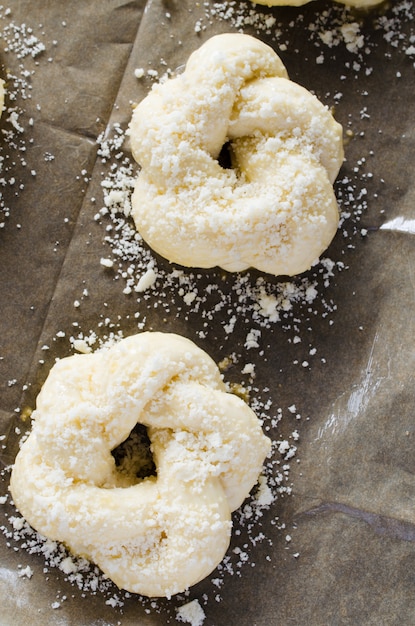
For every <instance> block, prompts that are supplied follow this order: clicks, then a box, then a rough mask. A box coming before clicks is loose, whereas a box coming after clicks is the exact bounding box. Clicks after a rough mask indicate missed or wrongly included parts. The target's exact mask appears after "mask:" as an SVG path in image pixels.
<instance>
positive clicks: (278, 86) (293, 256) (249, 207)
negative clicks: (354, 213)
mask: <svg viewBox="0 0 415 626" xmlns="http://www.w3.org/2000/svg"><path fill="white" fill-rule="evenodd" d="M130 135H131V146H132V150H133V155H134V157H135V159H136V160H137V162H138V163H139V164H140V165H141V168H142V169H141V172H140V174H139V176H138V180H137V183H136V186H135V191H134V194H133V198H132V215H133V218H134V221H135V224H136V227H137V229H138V231H139V232H140V234H141V235H142V237H143V238H144V240H145V241H146V242H147V243H148V244H149V245H150V246H151V247H152V248H153V249H154V250H155V251H156V252H158V253H160V254H161V255H162V256H164V257H166V258H167V259H168V260H169V261H173V262H175V263H178V264H180V265H184V266H188V267H204V268H209V267H214V266H220V267H222V268H224V269H225V270H228V271H231V272H234V271H241V270H245V269H248V268H249V267H255V268H257V269H259V270H261V271H263V272H267V273H270V274H274V275H294V274H299V273H302V272H304V271H306V270H307V269H309V268H310V267H311V265H312V264H313V263H314V262H315V261H316V260H317V259H318V257H319V256H320V254H321V253H322V252H323V251H324V250H325V249H326V248H327V246H328V245H329V243H330V242H331V240H332V238H333V237H334V235H335V233H336V231H337V226H338V220H339V214H338V207H337V202H336V198H335V195H334V191H333V187H332V183H333V182H334V179H335V178H336V176H337V173H338V171H339V168H340V166H341V164H342V162H343V137H342V127H341V126H340V124H338V123H337V122H336V121H335V120H334V118H333V116H332V114H331V113H330V111H329V110H328V109H327V107H325V106H324V105H323V104H322V103H321V102H319V101H318V99H317V98H316V97H315V96H314V95H312V94H311V93H310V92H309V91H307V90H306V89H304V88H303V87H301V86H300V85H298V84H296V83H294V82H293V81H290V80H289V79H288V76H287V72H286V69H285V67H284V65H283V63H282V61H281V60H280V58H279V57H278V55H277V54H276V53H275V52H274V50H273V49H272V48H270V47H269V46H267V45H266V44H264V43H262V42H261V41H259V40H258V39H256V38H254V37H250V36H248V35H241V34H223V35H217V36H215V37H212V38H211V39H209V40H208V41H207V42H206V43H204V44H203V45H202V46H201V47H200V48H199V49H198V50H196V52H194V53H193V54H192V55H191V56H190V58H189V60H188V62H187V64H186V68H185V71H184V73H183V74H181V75H179V76H177V77H176V78H174V79H170V80H168V81H167V82H165V83H163V84H160V85H156V86H155V87H154V88H153V89H152V91H151V92H150V94H149V95H148V96H147V97H146V98H145V99H144V100H143V101H142V102H141V103H140V104H139V105H138V106H137V107H136V108H135V110H134V113H133V116H132V120H131V124H130ZM224 146H228V147H229V152H230V155H231V160H232V167H231V168H226V167H222V166H221V164H220V154H221V151H222V149H223V147H224Z"/></svg>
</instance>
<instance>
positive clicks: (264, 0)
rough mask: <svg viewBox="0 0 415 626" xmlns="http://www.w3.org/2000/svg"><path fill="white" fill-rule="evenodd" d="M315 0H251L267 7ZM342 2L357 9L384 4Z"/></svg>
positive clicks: (379, 0)
mask: <svg viewBox="0 0 415 626" xmlns="http://www.w3.org/2000/svg"><path fill="white" fill-rule="evenodd" d="M313 1H314V0H251V2H252V3H253V4H262V5H264V6H266V7H277V6H279V7H280V6H292V7H300V6H303V5H304V4H308V3H310V2H313ZM336 2H339V3H341V4H345V5H347V6H350V7H355V8H357V9H364V8H370V7H374V6H376V5H378V4H382V2H384V0H336Z"/></svg>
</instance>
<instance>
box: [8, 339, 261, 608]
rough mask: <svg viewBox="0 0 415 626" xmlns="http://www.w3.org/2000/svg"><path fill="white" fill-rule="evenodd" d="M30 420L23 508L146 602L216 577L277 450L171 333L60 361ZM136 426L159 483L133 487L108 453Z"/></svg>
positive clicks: (214, 373) (16, 482)
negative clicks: (240, 515)
mask: <svg viewBox="0 0 415 626" xmlns="http://www.w3.org/2000/svg"><path fill="white" fill-rule="evenodd" d="M33 417H34V423H33V429H32V432H31V434H30V435H29V437H28V439H27V440H26V441H25V442H24V443H23V445H22V447H21V449H20V451H19V453H18V455H17V457H16V461H15V464H14V467H13V471H12V477H11V492H12V496H13V500H14V502H15V504H16V506H17V508H18V509H19V510H20V512H21V513H22V515H23V516H24V517H25V518H26V520H27V521H28V522H29V524H31V525H32V526H33V527H34V528H36V529H37V530H38V531H39V532H40V533H42V534H43V535H45V536H46V537H48V538H50V539H53V540H58V541H61V542H63V543H65V544H66V545H67V546H68V548H69V549H70V550H71V551H72V552H73V553H74V554H77V555H80V556H85V557H87V558H89V559H91V560H92V561H93V562H95V563H96V564H97V565H98V566H99V567H100V568H101V569H102V570H103V571H104V572H105V574H107V575H108V576H109V577H110V578H111V579H112V580H113V581H114V582H115V583H116V584H117V585H118V586H119V587H120V588H123V589H126V590H128V591H131V592H134V593H140V594H143V595H147V596H167V597H170V596H171V595H173V594H176V593H179V592H182V591H184V590H185V589H187V588H188V587H189V586H191V585H193V584H195V583H196V582H198V581H199V580H201V579H202V578H204V577H205V576H207V575H208V574H209V573H210V572H212V571H213V569H214V568H215V567H216V566H217V565H218V563H219V562H220V561H221V560H222V558H223V556H224V554H225V552H226V550H227V548H228V545H229V540H230V533H231V512H232V511H233V510H235V509H236V508H237V507H239V506H240V504H241V503H242V502H243V500H244V499H245V497H246V496H247V495H248V494H249V491H250V490H251V488H252V487H253V486H254V484H255V483H256V481H257V478H258V475H259V473H260V471H261V468H262V464H263V461H264V458H265V456H266V455H267V453H268V452H269V449H270V441H269V439H268V438H267V437H265V435H264V434H263V432H262V429H261V427H260V424H259V421H258V419H257V417H256V416H255V414H254V413H253V411H252V410H251V409H250V408H249V407H248V405H247V404H245V403H244V402H243V401H242V400H241V399H240V398H238V397H237V396H235V395H233V394H230V393H227V392H226V388H225V386H224V383H223V382H222V379H221V376H220V373H219V370H218V368H217V366H216V365H215V363H214V362H213V361H212V360H211V359H210V357H209V356H208V355H207V354H206V353H205V352H203V351H202V350H201V349H199V348H198V347H197V346H196V345H195V344H193V343H192V342H191V341H189V340H188V339H185V338H183V337H180V336H178V335H174V334H168V333H141V334H139V335H135V336H133V337H129V338H127V339H124V340H122V341H120V342H119V343H118V344H116V345H114V346H112V347H111V348H108V349H103V350H100V351H98V352H96V353H93V354H86V355H85V354H83V355H74V356H71V357H67V358H65V359H62V360H60V361H58V362H57V363H56V365H55V366H54V367H53V368H52V370H51V371H50V374H49V376H48V378H47V380H46V382H45V384H44V386H43V388H42V390H41V392H40V394H39V396H38V399H37V406H36V410H35V412H34V414H33ZM137 423H140V424H144V425H145V426H146V427H147V431H148V436H149V439H150V442H151V450H152V454H153V459H154V462H155V466H156V476H154V475H153V476H149V477H146V478H144V479H142V480H138V479H137V478H136V477H135V478H134V480H130V481H128V480H126V476H125V474H120V472H119V471H118V469H117V466H116V463H115V459H114V456H113V455H112V454H111V451H112V450H114V448H116V447H117V446H119V445H120V444H121V443H122V442H123V441H125V440H126V439H127V438H128V436H129V434H130V432H131V431H132V429H133V428H134V426H135V425H136V424H137Z"/></svg>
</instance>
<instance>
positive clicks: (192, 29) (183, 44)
mask: <svg viewBox="0 0 415 626" xmlns="http://www.w3.org/2000/svg"><path fill="white" fill-rule="evenodd" d="M224 4H225V3H220V7H219V5H215V3H213V2H210V1H209V2H205V3H194V2H190V0H189V1H188V0H182V1H180V2H179V1H177V2H175V1H173V0H172V1H165V2H163V1H161V0H153V1H151V0H150V1H149V2H147V3H145V2H144V0H143V1H140V0H136V1H131V2H127V1H125V2H123V1H121V0H111V1H108V2H105V3H103V2H98V1H96V2H88V3H86V2H81V1H79V0H69V1H67V2H65V3H63V2H57V3H56V2H55V3H50V2H48V1H45V2H36V3H33V2H29V1H27V2H24V1H19V2H10V3H9V4H8V6H9V7H10V12H7V13H6V12H5V11H4V10H3V13H2V14H1V18H0V19H1V22H0V29H1V28H2V29H3V33H5V32H6V33H8V32H9V31H8V30H7V29H8V28H9V27H10V25H11V24H16V25H19V26H21V25H22V24H27V25H28V26H30V27H31V28H32V29H33V33H34V35H35V36H36V37H38V38H39V40H40V41H42V42H43V43H44V45H45V50H44V51H43V52H42V53H41V54H39V55H38V56H36V57H35V58H32V56H30V55H29V56H24V58H19V57H18V55H17V54H16V52H13V50H6V48H7V47H8V40H9V39H10V37H9V35H7V36H5V35H4V36H3V42H4V46H3V48H4V51H3V53H2V57H1V60H2V64H3V67H4V71H5V72H7V71H8V72H9V74H10V75H14V76H17V77H21V76H22V71H23V70H22V67H23V69H24V71H25V72H29V74H28V75H27V76H26V81H27V83H28V87H27V88H26V97H23V91H22V90H20V92H19V93H20V96H19V98H18V101H17V102H16V107H18V109H19V115H20V117H19V119H20V121H21V124H22V125H23V126H24V128H25V131H24V139H25V150H24V161H25V163H24V164H23V163H22V150H18V149H16V148H14V147H13V146H11V145H9V144H8V145H7V146H3V151H4V150H8V151H9V153H11V159H12V160H13V159H14V161H15V166H14V167H15V170H16V172H15V177H16V179H17V181H18V184H19V185H20V186H21V187H22V189H20V190H19V191H18V193H16V185H17V183H16V184H9V183H8V184H7V185H3V198H4V202H5V203H6V205H7V206H8V207H9V208H10V215H9V216H8V217H7V218H6V219H5V223H4V227H3V228H2V229H1V231H0V257H1V259H0V280H1V286H0V289H1V291H0V293H1V296H0V297H1V305H2V309H1V323H2V333H1V354H0V356H1V357H2V358H1V360H0V377H1V379H0V382H1V405H0V434H1V435H2V436H3V438H2V441H1V443H2V450H1V461H2V466H3V467H7V466H8V465H9V464H11V463H12V462H13V459H14V456H15V454H16V451H17V448H18V441H19V438H20V436H21V434H22V433H24V432H25V430H26V429H27V428H28V426H29V423H28V422H27V421H26V422H24V421H22V419H21V417H20V416H21V414H22V412H23V413H24V411H25V409H26V408H33V406H34V403H35V397H36V394H37V392H38V390H39V388H40V385H41V384H42V382H43V380H44V379H45V377H46V375H47V372H48V370H49V369H50V367H51V366H52V364H53V362H54V360H55V359H56V358H58V357H62V356H66V355H67V354H70V353H71V352H72V351H73V349H72V347H71V344H70V341H69V338H70V336H71V335H74V336H78V335H79V333H80V332H83V333H85V335H88V333H89V332H91V331H93V332H96V333H97V334H98V335H100V334H101V335H102V336H103V337H105V336H106V335H107V334H108V333H110V332H114V333H117V332H122V333H123V334H124V336H127V335H129V334H132V333H134V332H137V328H138V327H137V316H136V315H135V314H136V313H137V312H139V313H140V318H139V319H141V320H145V321H144V325H143V327H144V328H145V329H155V330H166V331H173V332H178V333H180V334H183V335H186V336H188V337H189V338H191V339H192V340H194V341H196V343H198V345H200V346H201V347H202V348H204V349H206V350H207V351H208V352H209V353H210V354H211V356H212V357H213V358H215V359H216V360H217V361H218V362H219V361H221V360H222V359H223V358H225V357H227V356H229V355H230V354H232V353H234V354H237V355H239V358H238V359H237V360H236V362H235V364H234V366H233V367H231V368H230V369H229V370H228V372H226V376H227V378H228V380H231V381H232V382H235V383H241V382H244V381H245V382H246V377H245V379H244V375H243V374H242V368H243V366H244V364H245V363H254V365H255V381H254V387H255V388H256V389H259V390H267V391H266V393H265V392H264V393H265V395H266V397H267V398H268V397H269V398H270V399H271V400H272V408H271V409H270V410H269V413H270V414H271V415H275V414H276V413H277V408H281V411H282V413H283V415H284V419H283V420H281V421H280V422H279V423H278V424H277V425H276V426H273V427H272V428H271V429H270V434H271V436H272V437H273V438H274V440H275V441H283V440H289V441H291V443H292V439H290V437H291V433H292V432H293V431H294V430H297V431H298V433H299V440H298V442H297V441H296V446H297V452H296V455H295V457H294V458H292V459H290V460H287V461H286V462H284V460H282V461H281V464H280V465H279V469H281V468H282V466H283V465H284V463H285V465H286V466H287V469H286V470H284V471H286V472H287V473H288V472H289V483H287V484H289V485H290V487H291V488H292V493H291V495H283V494H280V493H278V497H277V498H276V500H275V501H274V503H273V504H272V505H271V507H269V508H268V509H265V510H264V512H263V516H262V518H261V520H260V522H258V525H257V534H258V535H260V534H261V533H262V534H263V536H264V537H265V539H263V540H262V541H261V540H258V541H257V542H256V545H251V544H252V534H250V533H248V532H247V530H246V528H244V527H242V528H239V526H238V522H237V517H238V516H237V515H236V516H235V525H236V528H237V529H238V534H237V536H236V537H234V539H233V543H232V545H231V548H230V554H234V552H232V551H233V550H241V549H243V550H247V552H248V553H249V555H250V558H249V560H248V564H245V565H244V566H243V567H240V568H238V570H237V571H236V572H235V573H234V575H230V574H229V575H225V576H224V577H223V581H222V582H221V586H220V588H218V587H216V586H215V584H214V583H212V579H214V578H215V574H213V575H212V576H211V577H208V579H206V580H205V581H202V582H201V583H199V584H198V585H196V586H195V587H194V588H192V589H191V590H190V592H189V595H188V596H184V595H181V596H179V597H176V598H173V599H171V600H158V601H157V602H154V603H152V602H151V601H148V600H147V601H146V600H143V599H141V598H139V597H135V596H131V597H124V596H123V598H122V606H115V607H114V606H113V605H112V604H114V603H112V604H111V602H110V603H108V597H109V596H108V594H107V595H105V594H100V593H96V594H93V593H90V592H84V591H83V590H79V589H78V588H77V587H76V586H75V585H73V584H70V583H69V582H68V581H67V580H66V578H65V575H64V573H63V572H61V571H59V570H54V569H53V568H48V571H47V572H46V573H45V572H44V571H43V568H44V562H43V559H42V557H41V556H40V555H38V554H29V553H28V551H27V550H24V548H21V547H19V549H18V550H17V549H15V547H16V546H15V545H14V543H13V541H12V540H11V539H10V538H9V537H7V536H6V535H5V534H0V553H1V562H0V600H1V607H2V608H1V611H0V623H1V624H4V625H5V626H11V625H13V626H14V625H16V626H19V625H20V624H22V625H23V624H27V623H28V622H29V620H30V622H31V623H33V624H36V625H37V624H39V625H40V624H42V625H44V624H51V625H53V624H56V625H57V624H76V625H79V626H84V625H85V626H86V625H104V624H105V625H111V626H113V625H114V626H115V625H116V624H122V625H128V626H130V625H133V624H134V625H135V624H140V625H141V624H142V625H158V624H167V623H176V608H178V607H180V606H182V605H183V604H184V603H185V602H187V601H188V600H192V599H197V600H198V601H199V603H200V605H201V606H202V607H203V610H204V613H205V616H206V617H205V620H204V622H203V623H204V624H205V625H206V626H211V625H216V626H219V625H220V626H229V625H232V624H241V625H246V626H248V625H249V626H251V625H254V624H255V625H258V626H265V625H267V626H268V625H269V624H278V625H280V624H281V625H283V624H284V625H285V624H298V625H299V626H300V625H302V624H306V623H309V624H312V625H313V626H320V625H321V626H323V625H328V624H330V625H349V624H350V625H362V624H365V625H366V624H367V625H379V624H385V625H395V624H396V625H398V624H399V625H400V624H412V623H415V601H414V597H415V595H414V587H415V551H414V549H415V547H414V540H415V515H414V495H415V494H414V490H415V483H414V478H413V476H414V469H415V468H414V460H413V459H414V455H413V452H414V411H413V404H414V383H413V371H414V361H415V354H414V308H415V307H414V287H415V278H414V263H415V260H414V235H413V231H414V229H413V220H414V219H415V215H414V154H415V148H414V117H415V113H414V104H413V103H414V95H415V94H414V78H415V70H414V64H413V56H411V54H410V52H411V44H412V43H413V40H411V35H412V36H413V23H412V20H411V12H413V5H412V3H410V2H408V3H406V5H405V7H403V4H402V3H400V4H397V3H391V4H390V5H386V6H382V7H380V8H379V9H375V10H372V11H370V12H365V11H361V12H359V11H357V12H346V13H344V11H343V9H342V8H341V7H339V6H338V5H333V4H332V3H321V2H312V3H311V4H309V5H306V6H304V7H301V8H298V9H297V8H284V7H276V8H273V9H265V8H264V7H259V6H258V7H256V8H255V7H254V5H251V3H238V2H234V3H230V4H229V3H228V5H230V6H231V8H232V7H233V10H234V15H235V14H239V13H240V12H241V9H242V8H243V5H245V6H246V9H247V11H248V10H251V11H256V10H257V11H258V12H261V15H263V16H265V15H266V16H267V17H268V18H275V21H274V22H269V24H271V25H270V26H269V28H268V31H269V32H267V29H263V28H261V30H258V22H256V26H255V24H254V25H250V24H248V23H247V21H246V20H245V22H241V21H239V23H238V24H237V23H236V21H235V20H231V19H223V17H221V16H220V15H218V11H219V8H220V11H219V12H222V13H223V6H224ZM398 6H399V7H400V9H399V11H398V10H397V7H398ZM215 7H216V9H217V14H216V15H215V14H214V11H213V9H215ZM245 15H246V12H245ZM252 21H253V20H252V19H251V22H252ZM344 22H347V23H349V24H350V23H353V24H357V25H358V29H359V30H358V35H361V36H362V39H361V42H360V43H362V42H363V43H362V45H361V47H358V48H357V49H356V50H354V51H350V50H348V49H347V46H346V43H347V37H345V35H344V31H343V35H342V34H341V33H342V31H341V27H342V24H343V23H344ZM241 28H242V29H243V30H244V31H245V32H249V33H251V34H255V35H257V36H260V37H261V38H262V39H263V40H264V41H267V42H269V43H270V44H271V45H273V46H274V47H275V48H276V49H277V50H279V53H280V55H281V57H282V59H283V61H284V63H285V64H286V66H287V69H288V72H289V74H290V77H291V78H292V79H294V80H296V81H298V82H299V83H301V84H302V85H304V86H305V87H307V88H309V89H311V90H312V91H313V92H315V93H316V94H317V95H318V96H319V98H320V99H322V100H323V101H324V102H326V103H327V104H328V105H329V106H333V105H335V115H336V118H337V119H338V120H339V121H340V122H341V123H342V124H343V126H344V129H345V140H346V161H345V163H344V166H343V168H342V171H341V173H340V175H339V180H338V183H337V185H336V191H337V194H338V197H339V200H340V203H341V208H342V211H343V214H346V213H348V212H349V213H350V214H351V215H350V217H344V216H343V218H342V219H343V223H342V226H341V227H340V228H339V232H338V234H337V236H336V239H335V240H334V242H333V244H332V245H331V247H330V249H329V250H328V252H327V258H330V259H332V260H333V261H334V262H335V263H336V264H337V265H336V269H334V270H333V273H334V275H333V276H330V277H328V276H327V275H328V274H329V273H330V270H329V269H328V266H327V265H326V266H325V269H324V267H323V270H322V271H321V272H320V273H319V272H318V271H317V274H316V271H315V270H313V272H314V273H312V275H313V276H316V275H317V281H318V283H319V284H318V289H319V294H320V296H319V298H318V299H317V301H316V302H315V303H313V305H312V306H309V307H307V306H304V305H303V304H301V303H300V304H298V305H295V306H294V311H293V312H292V313H291V317H290V318H289V319H288V318H283V319H282V320H280V321H279V322H278V321H276V322H274V323H270V324H269V325H268V326H267V327H266V326H261V327H260V333H261V339H260V346H259V348H258V349H254V350H252V349H251V350H247V349H246V347H245V341H246V335H247V332H248V331H249V330H250V328H251V325H252V326H255V322H254V321H252V320H249V319H247V316H246V313H245V314H238V301H239V300H238V297H237V295H235V292H234V290H233V288H234V285H235V279H234V278H233V277H230V276H226V275H223V273H221V272H219V271H216V270H211V271H207V272H205V271H203V272H198V273H197V275H195V274H194V273H192V272H191V271H190V270H189V271H188V270H185V273H186V274H187V275H192V276H195V282H196V283H197V289H198V293H199V294H200V293H204V294H208V293H209V292H208V289H207V288H208V286H209V285H211V284H212V283H213V284H220V287H221V293H225V294H226V295H227V296H229V302H228V304H227V309H229V310H230V309H232V307H233V310H234V311H235V312H236V315H237V317H238V315H239V318H238V319H237V321H236V323H235V326H234V330H233V332H232V333H229V332H227V331H226V330H224V325H225V324H226V323H228V322H229V319H230V317H231V315H232V312H229V311H228V310H224V311H223V317H222V318H221V316H220V315H218V314H215V315H212V316H211V318H209V319H208V325H207V326H206V319H202V318H201V315H200V311H199V312H198V311H197V310H195V309H194V308H193V309H189V310H188V309H186V307H184V306H183V299H182V297H181V296H180V295H179V294H178V292H177V289H176V287H177V285H176V284H173V285H172V286H171V287H170V288H166V290H165V293H164V296H163V294H161V293H160V292H157V295H156V294H155V292H153V291H151V290H150V291H149V292H148V294H146V295H145V296H144V295H143V296H142V297H141V299H140V301H139V302H138V301H137V298H135V297H128V296H127V295H126V294H124V293H123V288H124V287H125V283H124V282H123V281H122V279H121V278H120V275H119V274H117V272H116V271H115V269H112V268H105V267H103V266H102V265H101V264H100V259H101V258H102V257H111V255H113V250H112V249H111V246H110V245H109V244H108V243H107V242H106V241H105V237H106V232H107V231H106V226H107V225H108V222H106V221H105V219H102V220H97V219H96V217H95V216H96V213H97V210H98V209H99V208H100V207H101V206H103V196H102V187H101V182H102V179H103V176H104V175H105V172H104V173H103V171H104V170H105V168H106V167H110V163H108V164H107V165H105V164H103V162H102V160H101V159H100V158H99V156H98V155H97V141H96V140H97V137H98V136H99V135H100V133H106V134H107V135H108V137H110V136H111V134H112V133H113V127H114V124H120V125H121V127H122V128H123V129H125V128H126V127H127V124H128V121H129V118H130V115H131V106H132V103H134V102H137V101H139V100H140V99H141V98H142V97H144V96H145V94H146V93H147V91H148V90H149V89H150V87H151V84H152V81H153V79H152V78H151V77H148V76H147V75H145V76H144V78H142V79H140V80H138V79H137V78H136V77H135V76H134V70H135V68H139V67H140V68H144V70H145V72H146V71H147V69H153V70H157V71H158V72H159V76H160V75H162V74H163V73H164V72H165V71H166V70H167V69H169V70H172V71H175V70H176V69H177V68H180V67H181V66H182V65H183V64H184V63H185V61H186V59H187V57H188V55H189V54H190V52H191V51H192V50H194V49H195V48H197V47H198V46H199V45H200V44H201V42H202V41H204V40H206V39H207V38H208V37H209V36H211V35H212V34H215V33H218V32H226V31H231V30H236V29H241ZM276 32H278V33H279V34H278V36H277V37H275V33H276ZM316 33H317V34H316ZM319 33H320V34H321V33H325V34H326V36H325V37H321V36H320V35H319ZM327 33H331V34H332V39H330V38H328V36H327ZM333 37H334V38H336V37H337V38H340V43H337V42H334V43H333ZM0 43H1V41H0ZM354 43H356V40H354ZM360 43H359V46H360ZM29 86H30V89H29ZM18 91H19V90H18ZM6 105H7V106H8V107H9V109H10V107H12V108H13V106H14V103H11V102H10V101H9V102H7V103H6ZM7 115H8V114H5V115H4V116H3V118H2V120H1V127H2V128H3V129H7V128H8V125H10V122H9V121H7ZM123 149H124V150H125V152H126V153H127V154H128V143H127V144H126V145H125V146H124V148H123ZM13 150H14V152H13ZM52 157H53V158H52ZM34 172H35V173H34ZM9 178H10V175H9ZM411 220H412V222H411ZM411 224H412V227H411ZM411 228H412V233H411ZM157 264H158V268H159V269H160V270H162V271H164V272H166V273H168V272H169V271H170V270H169V264H168V263H167V262H166V261H164V260H163V259H159V258H157ZM340 269H341V270H342V271H340ZM325 273H326V274H327V275H326V277H325ZM310 275H311V274H310ZM258 278H259V274H257V273H255V272H251V273H249V277H248V284H251V285H252V284H254V283H255V281H256V280H257V279H258ZM265 278H266V281H268V282H267V284H269V285H274V286H275V285H277V284H278V280H277V279H273V278H270V277H265ZM298 280H300V279H298ZM163 297H164V300H165V303H166V302H167V301H168V306H167V305H166V304H165V305H164V306H163V305H162V304H160V305H159V306H154V300H155V299H157V300H158V301H159V302H160V303H162V301H163ZM206 297H207V300H206V302H205V305H204V307H205V310H206V309H207V308H208V307H209V303H211V308H212V310H213V309H214V307H215V305H216V302H215V300H214V294H213V295H211V296H206ZM209 298H211V300H209ZM75 301H77V303H79V306H74V302H75ZM202 330H203V333H201V331H202ZM294 337H295V338H296V339H295V340H294ZM310 351H311V352H310ZM26 386H27V388H26ZM293 407H294V408H293ZM300 416H301V418H300ZM282 458H283V457H282ZM288 468H289V469H288ZM277 469H278V468H277V466H276V468H275V471H277ZM7 480H8V473H7V471H6V472H4V476H3V479H2V493H3V494H5V493H7ZM0 511H1V514H2V519H3V518H4V520H5V522H4V523H5V524H6V525H7V515H11V514H13V511H12V509H11V507H10V505H9V504H6V505H3V506H2V507H1V508H0ZM0 524H2V522H0ZM28 565H29V566H30V568H31V569H32V571H33V576H32V577H31V578H30V579H28V578H27V577H25V576H19V571H20V570H21V569H22V568H25V567H26V566H28ZM116 594H117V590H116V589H114V590H113V595H112V596H110V597H115V595H116ZM117 597H118V596H117ZM54 603H55V606H56V608H53V606H54Z"/></svg>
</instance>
